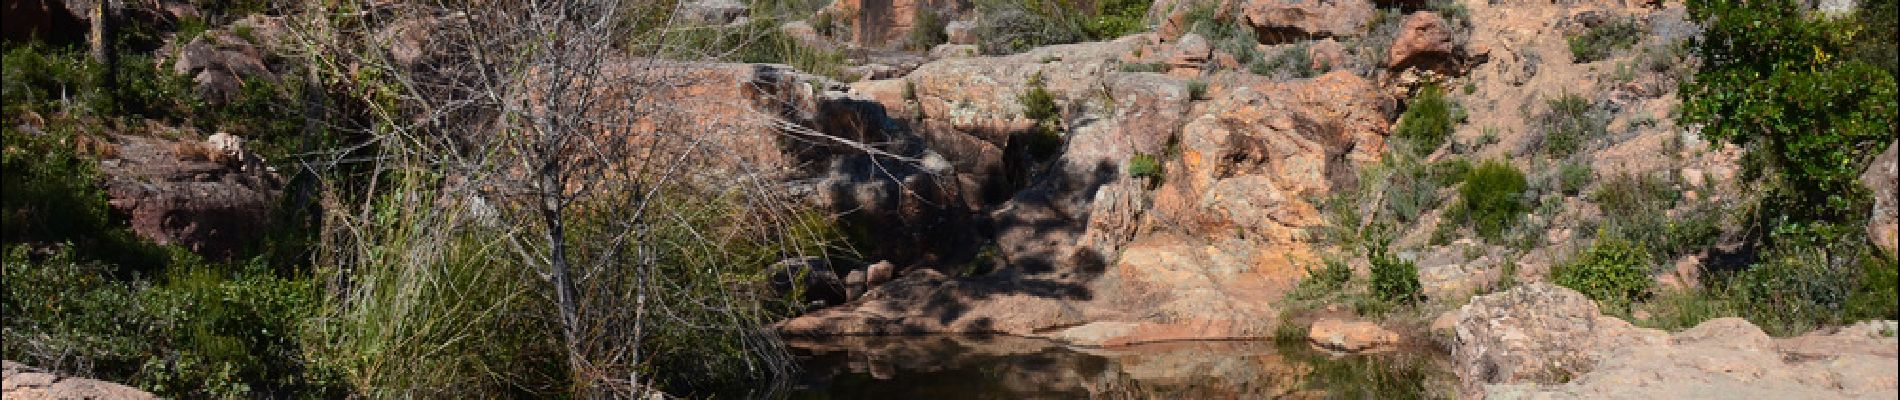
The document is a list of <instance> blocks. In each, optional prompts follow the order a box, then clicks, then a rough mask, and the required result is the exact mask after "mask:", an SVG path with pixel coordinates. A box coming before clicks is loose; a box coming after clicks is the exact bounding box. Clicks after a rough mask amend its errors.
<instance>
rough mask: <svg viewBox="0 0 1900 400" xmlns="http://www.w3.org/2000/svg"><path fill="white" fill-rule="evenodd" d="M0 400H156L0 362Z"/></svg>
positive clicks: (141, 393)
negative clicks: (1, 382) (2, 399)
mask: <svg viewBox="0 0 1900 400" xmlns="http://www.w3.org/2000/svg"><path fill="white" fill-rule="evenodd" d="M0 371H3V372H0V374H4V376H3V377H0V381H3V382H5V383H4V384H0V397H5V398H8V399H17V400H66V399H117V400H143V399H157V398H158V396H153V395H152V394H151V393H147V392H145V391H143V390H139V389H138V388H134V387H131V386H126V385H120V384H117V383H112V382H106V381H101V380H97V379H87V378H80V377H74V376H67V375H65V374H60V373H56V372H51V371H46V370H42V369H39V368H33V367H29V366H27V365H25V364H21V363H17V362H13V361H12V360H7V361H0Z"/></svg>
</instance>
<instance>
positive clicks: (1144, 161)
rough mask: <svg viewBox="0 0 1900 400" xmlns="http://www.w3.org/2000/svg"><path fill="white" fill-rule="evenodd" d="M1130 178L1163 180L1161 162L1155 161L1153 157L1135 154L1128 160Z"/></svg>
mask: <svg viewBox="0 0 1900 400" xmlns="http://www.w3.org/2000/svg"><path fill="white" fill-rule="evenodd" d="M1128 176H1129V177H1133V178H1151V179H1161V162H1160V161H1157V160H1155V156H1153V155H1149V154H1143V153H1135V155H1134V156H1132V157H1129V158H1128Z"/></svg>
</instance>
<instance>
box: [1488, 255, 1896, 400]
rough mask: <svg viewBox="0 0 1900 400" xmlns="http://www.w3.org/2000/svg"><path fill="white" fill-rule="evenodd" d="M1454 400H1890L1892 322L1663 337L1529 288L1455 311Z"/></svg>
mask: <svg viewBox="0 0 1900 400" xmlns="http://www.w3.org/2000/svg"><path fill="white" fill-rule="evenodd" d="M1457 318H1458V322H1457V324H1456V328H1455V329H1456V339H1455V342H1454V343H1453V350H1452V352H1453V356H1452V357H1453V360H1452V361H1453V362H1454V363H1455V365H1456V366H1455V368H1456V372H1457V374H1458V376H1459V378H1460V379H1461V380H1462V381H1463V382H1464V393H1466V394H1468V395H1473V396H1478V395H1482V396H1483V397H1485V398H1496V399H1527V398H1535V399H1599V398H1668V399H1717V398H1729V397H1732V396H1734V395H1735V394H1736V393H1749V394H1750V396H1760V397H1763V398H1798V399H1810V398H1811V399H1824V398H1893V397H1895V396H1896V395H1900V383H1897V382H1896V381H1897V380H1900V379H1896V373H1900V367H1896V361H1897V360H1896V359H1895V350H1894V349H1895V348H1896V347H1900V342H1896V340H1895V338H1894V336H1893V330H1894V329H1895V328H1896V324H1895V323H1894V322H1893V321H1873V322H1863V323H1859V324H1855V325H1853V326H1849V327H1845V328H1839V329H1830V330H1823V331H1817V332H1814V333H1810V334H1807V335H1803V336H1800V337H1795V338H1789V339H1775V338H1772V337H1769V336H1768V335H1767V334H1766V333H1763V332H1762V330H1761V328H1758V327H1756V326H1755V325H1754V324H1751V323H1749V322H1748V321H1746V320H1743V319H1740V318H1717V319H1712V320H1708V321H1705V322H1703V323H1701V324H1699V325H1697V326H1695V327H1694V328H1690V329H1688V330H1684V331H1682V332H1678V333H1675V334H1673V335H1672V334H1669V333H1667V332H1663V331H1660V330H1655V329H1645V328H1638V327H1634V326H1631V325H1630V324H1629V323H1627V322H1624V321H1623V320H1620V319H1617V318H1615V317H1610V316H1605V315H1602V314H1600V313H1598V310H1597V307H1596V304H1595V303H1593V302H1591V301H1590V300H1589V299H1588V298H1586V297H1584V296H1583V295H1582V294H1580V293H1577V292H1576V291H1573V290H1570V289H1566V288H1562V287H1558V286H1552V285H1549V284H1545V283H1533V284H1529V285H1525V286H1520V287H1517V288H1513V289H1511V290H1508V291H1505V292H1503V293H1497V294H1491V295H1486V296H1480V297H1478V298H1475V299H1473V300H1472V302H1471V304H1468V305H1466V306H1465V307H1464V308H1462V309H1460V310H1459V311H1458V317H1457Z"/></svg>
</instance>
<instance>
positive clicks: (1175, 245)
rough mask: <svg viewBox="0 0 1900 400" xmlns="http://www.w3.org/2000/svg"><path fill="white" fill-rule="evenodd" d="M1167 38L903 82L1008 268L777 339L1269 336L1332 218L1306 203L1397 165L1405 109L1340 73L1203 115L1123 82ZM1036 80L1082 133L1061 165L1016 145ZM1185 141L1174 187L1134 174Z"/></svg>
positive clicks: (810, 322)
mask: <svg viewBox="0 0 1900 400" xmlns="http://www.w3.org/2000/svg"><path fill="white" fill-rule="evenodd" d="M1153 40H1154V39H1153V38H1152V37H1149V36H1146V35H1137V36H1131V37H1127V38H1123V39H1119V40H1116V41H1112V42H1098V43H1083V44H1074V45H1060V46H1050V47H1046V48H1041V49H1036V50H1032V51H1030V52H1028V53H1024V54H1017V55H1011V56H1002V57H983V58H971V59H951V60H939V61H936V62H932V63H930V64H926V65H924V66H922V67H919V68H918V69H917V71H915V72H913V73H912V74H910V75H909V76H907V77H905V78H904V79H906V80H907V81H908V82H910V83H911V84H912V85H913V87H914V89H913V90H912V92H913V95H914V103H915V105H916V107H918V111H919V114H921V115H920V118H919V119H918V120H916V121H914V122H913V123H914V124H916V126H917V127H918V129H919V133H920V134H921V135H922V136H923V137H924V138H925V142H926V143H927V146H928V147H930V148H932V149H934V150H935V151H937V152H938V153H939V154H942V155H943V156H944V158H945V160H946V161H947V162H948V163H949V164H951V165H952V166H953V168H951V169H952V170H954V171H955V173H956V174H957V175H956V182H958V184H959V185H961V186H962V190H961V192H962V193H965V194H966V197H964V201H966V202H967V203H968V204H969V205H970V206H971V208H972V209H990V210H993V211H990V212H989V213H988V220H989V223H988V225H989V226H990V229H991V232H992V233H993V237H994V238H995V240H996V243H997V244H998V245H999V250H1000V253H1001V254H1000V256H1002V258H1003V259H1004V260H1003V261H1004V265H1005V266H1004V267H1003V269H1002V270H1001V271H998V272H996V273H992V274H989V275H985V276H978V277H967V278H952V277H949V276H944V275H942V274H937V273H934V272H924V271H915V270H913V271H912V272H911V273H907V274H904V275H903V276H901V277H899V278H898V279H896V280H894V281H893V282H891V283H887V284H885V285H882V286H880V287H877V288H874V289H869V290H868V291H867V292H866V293H865V295H864V296H863V297H862V299H860V300H859V301H857V302H854V303H851V304H847V305H846V306H844V307H837V308H832V309H827V310H821V311H818V312H814V313H811V314H808V315H806V316H803V317H799V318H795V319H792V320H788V321H785V322H783V323H782V324H780V326H779V327H780V329H781V331H783V332H785V333H789V334H795V335H797V334H811V335H819V334H884V333H920V332H990V333H1009V334H1015V335H1022V336H1032V337H1043V338H1052V339H1058V340H1061V341H1064V342H1069V343H1077V344H1085V345H1124V344H1133V343H1143V342H1153V341H1166V340H1184V339H1242V338H1264V337H1268V336H1270V335H1271V333H1272V330H1273V327H1274V326H1275V325H1276V323H1275V321H1276V320H1277V319H1278V310H1277V309H1276V308H1275V307H1274V306H1273V304H1274V303H1275V302H1277V301H1278V300H1279V299H1280V297H1281V296H1282V295H1283V294H1284V293H1285V292H1286V291H1287V290H1290V289H1291V288H1292V287H1293V285H1294V284H1295V283H1297V281H1298V280H1299V279H1300V277H1301V276H1302V275H1303V271H1304V268H1301V267H1299V265H1302V264H1300V263H1301V262H1306V261H1313V260H1315V259H1316V258H1315V257H1314V256H1313V252H1312V250H1310V249H1308V248H1307V246H1306V244H1305V240H1306V239H1304V236H1303V233H1302V232H1300V231H1302V230H1303V229H1305V228H1308V227H1311V226H1314V225H1315V224H1317V223H1319V222H1320V219H1319V216H1318V214H1317V212H1316V211H1314V210H1315V209H1314V207H1313V206H1312V205H1311V204H1307V203H1306V200H1305V199H1306V198H1308V196H1317V195H1322V194H1324V193H1327V192H1328V190H1329V187H1330V186H1331V185H1332V184H1333V181H1335V180H1341V179H1350V178H1348V177H1349V176H1351V175H1352V174H1351V173H1348V172H1349V171H1351V170H1352V168H1353V167H1354V166H1355V165H1357V163H1363V162H1367V161H1370V160H1372V159H1375V158H1376V155H1377V154H1379V152H1380V151H1383V146H1384V135H1385V132H1386V124H1387V123H1386V122H1385V120H1386V119H1387V118H1389V116H1388V115H1387V114H1389V113H1390V112H1391V109H1392V104H1391V101H1390V99H1388V98H1385V97H1384V96H1383V95H1380V94H1379V92H1378V90H1377V89H1376V88H1375V87H1374V86H1373V85H1371V84H1370V83H1369V82H1366V81H1365V80H1363V79H1360V78H1358V77H1356V76H1353V75H1351V74H1349V73H1345V72H1338V73H1334V74H1328V75H1326V76H1322V77H1319V78H1317V79H1311V80H1303V81H1295V82H1273V81H1270V80H1266V79H1264V78H1258V77H1250V76H1243V75H1240V74H1231V73H1229V74H1222V75H1216V76H1214V77H1213V78H1211V79H1210V80H1211V81H1212V82H1213V83H1212V84H1210V85H1209V86H1210V87H1209V89H1208V93H1207V96H1208V97H1209V98H1210V100H1207V101H1206V103H1204V104H1205V106H1201V105H1197V104H1200V103H1197V102H1196V101H1195V100H1194V99H1193V98H1192V96H1191V93H1190V91H1189V90H1188V88H1187V86H1188V85H1187V82H1186V81H1185V80H1184V79H1181V78H1176V77H1170V76H1168V75H1163V74H1155V73H1139V72H1119V71H1116V68H1115V67H1114V66H1115V64H1114V61H1115V60H1119V59H1121V57H1123V55H1125V54H1128V53H1129V52H1130V50H1132V49H1134V48H1137V47H1139V46H1143V45H1147V44H1152V43H1153ZM1038 76H1039V77H1040V79H1041V82H1042V85H1044V88H1045V90H1047V91H1048V92H1050V94H1051V95H1052V96H1053V97H1054V98H1055V99H1056V100H1057V104H1058V108H1059V109H1060V110H1061V112H1060V115H1059V117H1060V118H1059V122H1060V123H1061V124H1062V126H1063V127H1065V128H1067V129H1066V131H1067V132H1066V135H1065V136H1066V137H1065V138H1064V139H1065V140H1064V143H1063V144H1062V146H1063V150H1062V151H1061V152H1060V153H1059V154H1058V155H1056V156H1055V158H1054V159H1049V160H1037V159H1034V158H1033V157H1028V156H1026V155H1025V154H1024V153H1023V152H1022V150H1021V149H1020V148H1019V146H1023V144H1022V143H1019V142H1018V141H1019V140H1023V139H1024V138H1025V134H1026V133H1031V132H1035V131H1034V130H1035V129H1036V124H1037V121H1034V120H1031V119H1029V118H1027V117H1024V116H1023V114H1024V111H1023V109H1022V105H1021V102H1020V101H1018V99H1017V96H1018V95H1019V94H1020V93H1022V91H1023V90H1025V89H1024V87H1025V86H1027V82H1029V81H1030V80H1031V79H1032V77H1038ZM894 85H895V84H885V85H880V87H883V86H894ZM863 87H864V88H865V89H867V90H869V89H872V87H870V86H863ZM890 90H891V89H883V90H881V92H888V91H890ZM878 97H879V98H887V97H891V96H889V95H881V96H878ZM900 97H901V96H900ZM880 103H882V104H893V103H898V104H905V105H906V106H908V105H909V104H911V103H912V101H902V100H897V99H892V100H885V101H880ZM1171 142H1177V143H1178V148H1177V150H1176V151H1179V152H1180V154H1181V156H1180V157H1181V160H1182V161H1180V162H1170V163H1169V164H1168V165H1166V166H1165V168H1163V169H1165V170H1166V171H1167V173H1166V174H1167V175H1166V177H1165V179H1162V181H1165V182H1166V183H1163V184H1161V186H1160V187H1159V188H1155V189H1152V190H1151V189H1148V188H1147V187H1146V184H1144V183H1143V182H1146V181H1144V180H1138V179H1135V178H1132V177H1129V176H1128V174H1127V173H1126V172H1125V171H1126V170H1127V169H1126V168H1127V166H1128V164H1127V163H1128V162H1129V160H1130V159H1131V158H1133V157H1134V156H1135V155H1137V154H1147V155H1164V154H1166V152H1168V151H1170V146H1169V143H1171ZM1025 170H1026V171H1031V172H1032V173H1030V174H1027V175H1016V174H1012V172H1015V173H1020V172H1017V171H1025ZM1018 182H1022V183H1018ZM974 193H981V194H982V195H978V196H968V195H969V194H974ZM1005 196H1006V197H1005ZM999 199H1002V200H1000V202H999Z"/></svg>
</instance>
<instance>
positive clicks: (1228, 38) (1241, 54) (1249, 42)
mask: <svg viewBox="0 0 1900 400" xmlns="http://www.w3.org/2000/svg"><path fill="white" fill-rule="evenodd" d="M1219 8H1220V2H1216V1H1204V2H1196V3H1194V5H1193V7H1192V8H1189V9H1188V13H1187V18H1185V19H1184V21H1185V23H1184V24H1185V25H1186V26H1187V31H1188V32H1190V33H1195V34H1199V35H1201V37H1205V38H1207V41H1208V43H1209V44H1211V45H1212V46H1213V47H1214V50H1216V51H1220V52H1224V53H1227V54H1232V55H1233V56H1234V62H1236V63H1238V64H1240V65H1242V66H1246V67H1245V68H1247V69H1248V70H1249V71H1251V70H1252V69H1253V67H1252V66H1254V65H1257V64H1259V63H1263V62H1265V58H1266V57H1265V56H1263V55H1261V54H1260V48H1259V46H1257V45H1258V44H1259V39H1258V37H1256V36H1255V35H1254V31H1253V29H1251V28H1248V27H1246V26H1245V25H1242V24H1240V23H1239V21H1236V20H1234V19H1232V18H1229V19H1220V18H1216V16H1217V15H1219Z"/></svg>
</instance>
